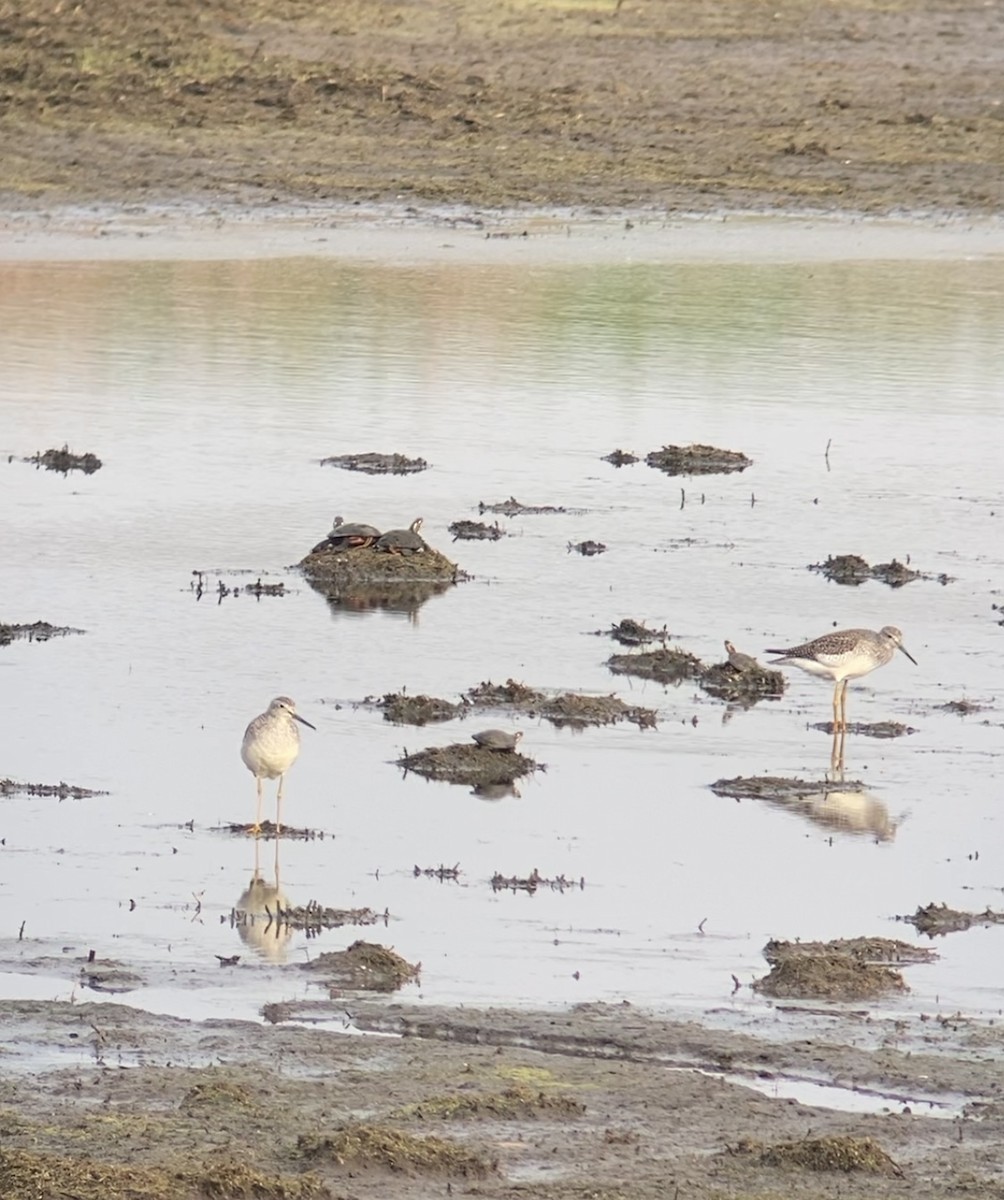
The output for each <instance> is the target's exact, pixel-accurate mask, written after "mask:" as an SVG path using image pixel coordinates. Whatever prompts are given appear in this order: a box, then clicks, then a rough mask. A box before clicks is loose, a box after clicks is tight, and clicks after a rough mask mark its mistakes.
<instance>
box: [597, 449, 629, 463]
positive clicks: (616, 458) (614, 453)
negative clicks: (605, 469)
mask: <svg viewBox="0 0 1004 1200" xmlns="http://www.w3.org/2000/svg"><path fill="white" fill-rule="evenodd" d="M601 461H602V462H608V463H612V464H613V465H614V466H615V467H628V466H630V465H631V464H632V463H636V462H637V461H638V455H637V454H631V453H630V452H629V451H627V450H611V451H610V453H609V454H604V455H603V458H602V460H601Z"/></svg>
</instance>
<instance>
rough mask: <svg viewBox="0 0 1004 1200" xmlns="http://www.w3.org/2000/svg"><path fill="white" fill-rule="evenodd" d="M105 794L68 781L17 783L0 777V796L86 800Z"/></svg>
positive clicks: (105, 793) (105, 794)
mask: <svg viewBox="0 0 1004 1200" xmlns="http://www.w3.org/2000/svg"><path fill="white" fill-rule="evenodd" d="M107 795H108V793H107V792H99V791H94V790H93V789H92V788H83V787H74V786H73V785H72V784H69V783H18V782H17V781H16V780H14V779H0V796H55V797H56V799H57V800H86V799H88V798H90V797H91V796H107Z"/></svg>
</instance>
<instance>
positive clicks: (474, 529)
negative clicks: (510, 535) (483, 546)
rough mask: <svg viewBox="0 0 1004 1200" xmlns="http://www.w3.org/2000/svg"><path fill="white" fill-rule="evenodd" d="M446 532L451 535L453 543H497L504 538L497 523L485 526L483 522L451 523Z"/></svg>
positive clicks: (502, 530) (501, 529) (504, 533)
mask: <svg viewBox="0 0 1004 1200" xmlns="http://www.w3.org/2000/svg"><path fill="white" fill-rule="evenodd" d="M447 530H448V531H449V532H450V533H452V534H453V540H454V541H455V542H456V541H463V542H497V541H498V540H499V539H500V538H504V537H505V536H506V532H505V530H504V529H503V528H502V527H501V525H499V523H498V521H496V522H495V523H494V524H492V525H486V524H485V523H484V521H467V520H459V521H453V522H452V523H451V524H450V525H448V526H447Z"/></svg>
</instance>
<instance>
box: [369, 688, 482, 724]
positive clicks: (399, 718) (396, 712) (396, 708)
mask: <svg viewBox="0 0 1004 1200" xmlns="http://www.w3.org/2000/svg"><path fill="white" fill-rule="evenodd" d="M364 703H366V701H364ZM374 703H375V705H376V707H377V708H382V709H383V719H384V720H385V721H391V722H393V724H395V725H429V724H432V723H433V722H435V721H452V720H453V718H454V717H456V716H458V715H459V714H460V713H461V712H462V711H463V710H464V705H463V704H455V703H454V702H453V701H452V700H443V699H441V698H440V697H439V696H425V695H419V696H409V695H407V694H406V693H404V692H387V693H386V695H384V696H382V697H381V698H380V699H379V700H377V701H375V702H374Z"/></svg>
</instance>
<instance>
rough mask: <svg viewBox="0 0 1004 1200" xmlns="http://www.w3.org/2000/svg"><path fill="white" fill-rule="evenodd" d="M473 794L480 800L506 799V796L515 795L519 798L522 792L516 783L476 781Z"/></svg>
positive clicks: (472, 790)
mask: <svg viewBox="0 0 1004 1200" xmlns="http://www.w3.org/2000/svg"><path fill="white" fill-rule="evenodd" d="M471 795H472V796H477V798H478V799H479V800H504V799H505V798H506V796H515V797H516V799H517V800H519V799H520V798H521V796H522V793H521V792H520V790H519V788H518V787H517V786H516V785H515V784H514V783H476V784H475V785H474V787H472V788H471Z"/></svg>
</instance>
